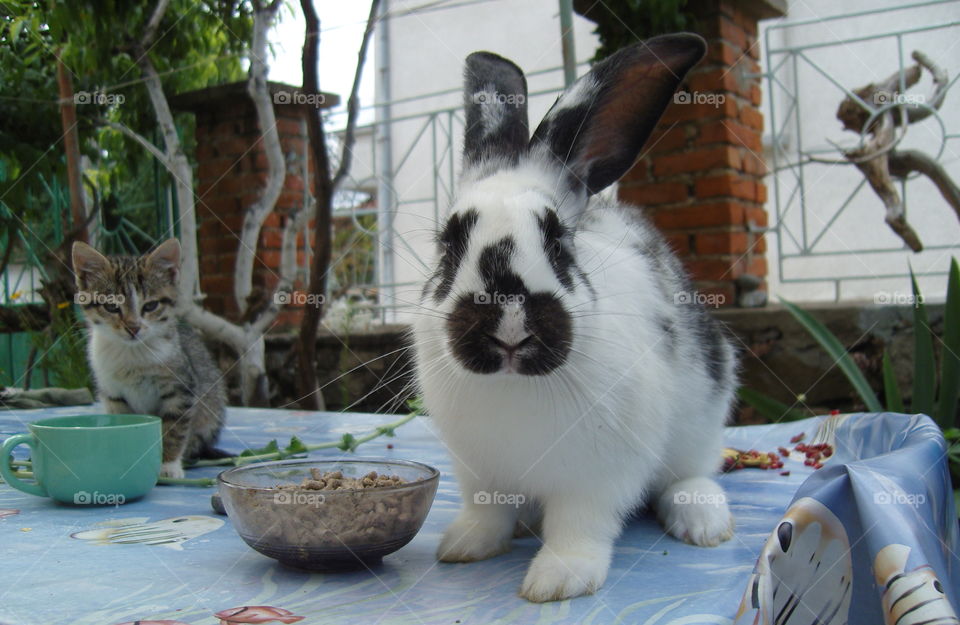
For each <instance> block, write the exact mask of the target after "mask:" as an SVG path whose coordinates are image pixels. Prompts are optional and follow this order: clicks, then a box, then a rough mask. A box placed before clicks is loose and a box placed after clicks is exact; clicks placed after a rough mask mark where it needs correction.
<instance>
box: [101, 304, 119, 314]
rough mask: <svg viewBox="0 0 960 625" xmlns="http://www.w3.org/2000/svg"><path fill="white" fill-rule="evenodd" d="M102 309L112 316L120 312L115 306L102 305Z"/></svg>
mask: <svg viewBox="0 0 960 625" xmlns="http://www.w3.org/2000/svg"><path fill="white" fill-rule="evenodd" d="M103 309H104V310H105V311H107V312H108V313H113V314H117V313H118V312H120V307H119V306H117V305H116V304H104V305H103Z"/></svg>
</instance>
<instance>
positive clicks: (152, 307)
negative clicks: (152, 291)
mask: <svg viewBox="0 0 960 625" xmlns="http://www.w3.org/2000/svg"><path fill="white" fill-rule="evenodd" d="M159 305H160V302H159V301H158V300H153V301H150V302H147V303H146V304H144V305H143V312H145V313H148V312H151V311H154V310H156V309H157V306H159Z"/></svg>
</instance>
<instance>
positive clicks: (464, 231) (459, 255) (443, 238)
mask: <svg viewBox="0 0 960 625" xmlns="http://www.w3.org/2000/svg"><path fill="white" fill-rule="evenodd" d="M476 223H477V211H476V210H474V209H472V208H471V209H468V210H466V211H464V212H462V213H455V214H454V215H452V216H451V217H450V219H449V220H447V225H446V226H444V228H443V232H441V233H440V236H439V238H438V242H439V244H440V246H441V248H442V251H443V254H442V256H441V257H440V264H439V266H438V267H437V271H436V273H435V274H434V280H431V282H434V281H436V283H437V288H436V289H435V290H434V292H433V299H434V301H435V302H437V303H438V304H439V303H440V302H442V301H443V300H444V299H446V297H447V296H448V295H450V289H452V288H453V280H454V278H456V277H457V271H458V270H459V269H460V263H461V261H463V257H464V256H465V255H466V253H467V247H468V245H469V243H470V232H471V231H472V230H473V227H474V226H475V225H476Z"/></svg>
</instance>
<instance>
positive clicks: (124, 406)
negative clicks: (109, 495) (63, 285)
mask: <svg viewBox="0 0 960 625" xmlns="http://www.w3.org/2000/svg"><path fill="white" fill-rule="evenodd" d="M73 267H74V272H75V274H76V281H77V293H78V298H77V299H78V302H79V303H80V304H81V305H82V306H83V309H84V315H85V317H86V320H87V325H88V326H89V330H90V332H89V343H88V348H89V358H90V366H91V368H92V369H93V373H94V376H95V378H96V382H97V391H98V396H99V399H100V401H101V402H103V404H104V406H105V407H106V409H107V412H109V413H112V414H117V413H135V414H149V415H156V416H158V417H160V418H161V419H162V420H163V467H162V469H161V474H162V475H164V476H168V477H182V476H183V468H182V460H184V459H191V458H195V457H216V456H219V455H222V454H223V452H220V451H219V450H217V449H215V447H214V445H215V444H216V442H217V437H218V436H219V434H220V430H221V428H222V427H223V422H224V407H225V404H226V394H225V391H224V385H223V381H222V374H221V372H220V370H219V369H218V368H217V366H216V365H215V364H214V362H213V360H212V358H211V357H210V354H209V353H208V352H207V350H206V348H205V347H204V345H203V343H202V341H201V340H200V337H199V336H198V335H197V333H196V331H195V330H194V329H193V328H191V327H190V326H189V325H188V324H187V323H186V322H184V321H183V320H182V319H180V317H179V316H178V309H177V283H178V279H179V267H180V244H179V242H178V241H177V240H176V239H169V240H167V241H165V242H164V243H162V244H161V245H160V246H159V247H157V249H156V250H154V251H153V252H152V253H150V254H147V255H145V256H141V257H130V256H111V257H106V256H104V255H102V254H100V253H99V252H97V251H96V250H95V249H93V248H92V247H90V246H89V245H86V244H85V243H74V246H73Z"/></svg>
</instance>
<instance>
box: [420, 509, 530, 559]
mask: <svg viewBox="0 0 960 625" xmlns="http://www.w3.org/2000/svg"><path fill="white" fill-rule="evenodd" d="M512 530H513V525H512V524H510V525H508V526H506V527H505V526H504V524H503V523H498V522H493V521H492V520H490V519H478V518H475V517H470V516H464V515H460V516H458V517H457V520H456V521H454V522H453V523H451V524H450V526H449V527H447V531H445V532H444V533H443V538H442V539H441V540H440V547H439V548H438V549H437V558H438V559H440V560H441V561H443V562H474V561H476V560H486V559H487V558H492V557H493V556H498V555H500V554H501V553H506V552H508V551H510V548H511V544H510V538H511V533H512Z"/></svg>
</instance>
